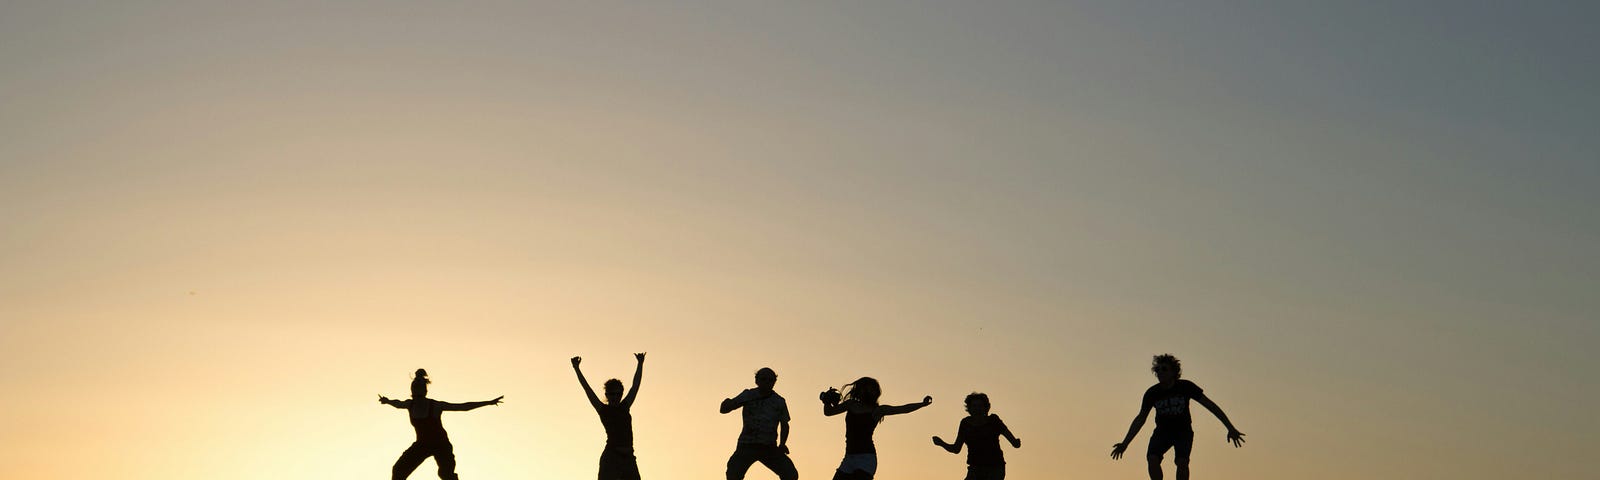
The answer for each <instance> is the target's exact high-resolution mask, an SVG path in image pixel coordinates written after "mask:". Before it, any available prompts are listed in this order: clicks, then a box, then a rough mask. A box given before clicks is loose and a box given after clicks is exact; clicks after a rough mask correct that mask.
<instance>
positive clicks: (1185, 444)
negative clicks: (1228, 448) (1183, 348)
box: [1111, 354, 1244, 480]
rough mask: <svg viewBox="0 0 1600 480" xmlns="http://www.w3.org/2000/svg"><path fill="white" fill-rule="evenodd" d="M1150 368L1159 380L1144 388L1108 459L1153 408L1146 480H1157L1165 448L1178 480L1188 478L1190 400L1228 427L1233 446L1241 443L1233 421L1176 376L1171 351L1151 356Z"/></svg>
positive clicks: (1130, 438) (1191, 441)
mask: <svg viewBox="0 0 1600 480" xmlns="http://www.w3.org/2000/svg"><path fill="white" fill-rule="evenodd" d="M1150 371H1152V372H1155V374H1156V379H1157V380H1158V381H1159V383H1156V384H1155V385H1154V386H1151V387H1150V388H1149V389H1147V390H1145V391H1144V400H1143V401H1141V402H1140V403H1139V414H1138V415H1137V416H1135V417H1133V425H1131V426H1129V427H1128V435H1127V436H1126V437H1123V438H1122V443H1118V444H1116V445H1112V446H1111V458H1113V459H1119V458H1122V452H1123V451H1125V450H1127V449H1128V443H1129V442H1132V441H1133V437H1134V436H1135V435H1138V434H1139V428H1141V427H1143V426H1144V420H1145V418H1146V417H1148V416H1149V415H1150V411H1151V410H1155V411H1156V431H1155V433H1151V434H1150V449H1149V450H1148V451H1147V452H1146V453H1145V459H1146V460H1147V461H1149V463H1150V480H1161V456H1162V455H1165V454H1166V453H1167V450H1168V449H1172V450H1173V455H1172V463H1173V464H1174V465H1176V466H1177V470H1178V480H1189V450H1190V449H1191V448H1193V447H1194V429H1193V428H1192V427H1191V426H1190V418H1189V400H1191V399H1193V400H1194V401H1196V402H1199V403H1200V405H1201V406H1204V407H1206V410H1210V411H1211V413H1212V414H1213V415H1216V416H1217V419H1218V420H1222V425H1224V426H1226V427H1228V441H1229V442H1231V443H1233V447H1234V448H1238V447H1239V446H1240V444H1242V443H1244V434H1243V433H1240V432H1239V429H1237V428H1233V422H1230V421H1228V415H1227V414H1225V413H1222V407H1218V406H1217V404H1216V403H1215V402H1212V401H1211V399H1209V398H1206V395H1205V393H1203V392H1202V391H1201V390H1200V387H1199V386H1198V385H1195V384H1194V382H1191V381H1188V380H1179V379H1178V377H1180V376H1182V375H1183V364H1181V363H1179V362H1178V358H1177V357H1174V356H1172V355H1171V354H1162V355H1157V356H1155V358H1154V360H1152V361H1151V362H1150Z"/></svg>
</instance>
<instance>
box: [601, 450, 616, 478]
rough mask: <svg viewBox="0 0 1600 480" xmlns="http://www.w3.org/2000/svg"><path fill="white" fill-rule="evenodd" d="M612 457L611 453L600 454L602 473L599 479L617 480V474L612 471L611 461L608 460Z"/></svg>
mask: <svg viewBox="0 0 1600 480" xmlns="http://www.w3.org/2000/svg"><path fill="white" fill-rule="evenodd" d="M610 455H611V454H610V453H609V452H607V453H601V454H600V472H599V474H598V475H599V476H598V477H597V478H599V479H600V480H617V472H613V471H612V465H611V459H610V458H607V457H608V456H610Z"/></svg>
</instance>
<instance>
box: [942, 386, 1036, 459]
mask: <svg viewBox="0 0 1600 480" xmlns="http://www.w3.org/2000/svg"><path fill="white" fill-rule="evenodd" d="M966 403H967V418H963V419H961V426H960V427H959V428H958V429H957V430H956V441H955V442H954V443H948V442H945V441H944V439H942V438H939V437H933V444H934V445H938V446H940V447H944V449H945V450H946V451H949V452H950V453H961V446H962V445H968V446H970V447H971V448H968V449H967V478H966V480H1005V478H1006V457H1005V453H1003V452H1001V451H1000V437H1006V440H1007V441H1010V442H1011V448H1022V440H1021V439H1018V438H1017V437H1016V436H1015V435H1012V434H1011V429H1010V428H1007V427H1006V422H1002V421H1000V416H999V415H991V414H989V396H988V395H985V394H982V393H978V392H973V393H972V394H970V395H967V402H966Z"/></svg>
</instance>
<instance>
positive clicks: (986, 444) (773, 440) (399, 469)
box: [378, 353, 1244, 480]
mask: <svg viewBox="0 0 1600 480" xmlns="http://www.w3.org/2000/svg"><path fill="white" fill-rule="evenodd" d="M644 356H645V354H643V353H636V354H634V358H636V359H638V360H639V365H638V367H637V368H636V369H635V370H634V372H633V387H632V388H630V389H628V392H627V396H623V390H622V382H621V381H618V380H617V379H614V378H613V379H611V380H607V381H606V382H605V401H603V402H602V401H601V400H600V398H599V397H597V396H595V393H594V389H593V388H591V387H590V386H589V381H588V380H587V379H585V378H584V377H583V369H582V368H580V367H579V364H580V363H581V362H582V361H583V358H582V357H572V370H573V372H575V373H577V375H578V383H579V384H580V385H582V386H583V393H584V395H586V396H587V397H588V398H589V405H590V406H593V407H594V410H595V413H597V414H599V416H600V424H601V425H603V426H604V427H605V430H606V445H605V449H604V450H602V451H601V453H600V468H599V480H638V479H639V465H638V462H637V460H636V459H635V457H634V455H633V415H632V414H631V413H629V411H630V410H631V409H632V407H633V401H634V399H635V398H636V397H637V396H638V394H639V381H640V380H642V379H643V377H644ZM1150 370H1151V371H1152V372H1154V373H1155V375H1156V378H1157V379H1158V380H1159V382H1158V383H1156V384H1155V385H1154V386H1151V387H1150V388H1149V389H1147V390H1145V392H1144V398H1143V400H1142V401H1141V402H1140V405H1139V414H1138V415H1137V416H1135V417H1134V419H1133V424H1132V425H1131V426H1130V427H1129V428H1128V434H1127V436H1126V437H1124V438H1123V439H1122V442H1120V443H1117V444H1116V445H1113V446H1112V448H1111V458H1113V459H1119V458H1122V453H1123V451H1125V450H1127V448H1128V443H1129V442H1132V441H1133V437H1134V436H1135V435H1137V434H1138V433H1139V429H1140V428H1142V427H1143V426H1144V422H1145V419H1146V418H1147V417H1148V416H1149V413H1150V412H1151V411H1152V410H1154V411H1155V413H1156V428H1155V433H1153V434H1151V436H1150V447H1149V450H1148V451H1147V454H1146V459H1147V460H1148V461H1149V465H1150V478H1151V479H1152V480H1161V478H1162V472H1161V460H1162V457H1163V456H1164V455H1166V452H1167V451H1168V450H1173V453H1174V455H1173V458H1174V464H1175V465H1176V467H1177V477H1178V479H1179V480H1187V479H1188V478H1189V451H1190V448H1191V447H1192V446H1193V445H1194V430H1193V429H1192V428H1191V426H1190V423H1191V422H1190V417H1189V401H1190V400H1193V401H1195V402H1197V403H1199V404H1200V405H1201V406H1204V407H1205V408H1206V410H1210V411H1211V413H1212V414H1215V415H1216V416H1217V419H1219V420H1221V421H1222V424H1223V425H1224V426H1226V427H1228V437H1227V441H1228V442H1230V443H1232V444H1233V446H1234V447H1239V446H1240V444H1242V443H1243V442H1244V438H1243V437H1244V434H1243V433H1240V432H1239V430H1238V429H1236V428H1234V427H1233V422H1231V421H1229V420H1228V416H1227V415H1226V414H1224V413H1222V408H1221V407H1218V406H1217V404H1216V403H1215V402H1212V401H1211V399H1209V398H1206V395H1205V393H1203V391H1202V390H1201V389H1200V387H1199V386H1196V385H1195V384H1194V382H1190V381H1188V380H1180V379H1179V378H1178V377H1179V376H1180V375H1181V374H1182V365H1181V364H1180V363H1179V362H1178V359H1177V358H1176V357H1173V356H1172V355H1157V356H1156V357H1155V358H1154V360H1153V361H1152V362H1151V367H1150ZM429 382H430V381H429V380H428V372H427V371H425V370H423V369H420V368H419V369H417V373H416V377H415V378H413V379H412V380H411V399H410V400H393V399H390V398H388V397H384V396H379V397H378V402H379V403H382V404H384V405H390V406H393V407H395V408H400V409H405V410H406V411H407V412H409V414H410V418H411V426H412V428H414V429H416V432H417V441H416V442H414V443H412V444H411V447H410V448H407V449H406V451H405V453H402V454H400V459H399V460H396V461H395V463H394V470H393V479H394V480H401V479H404V478H406V477H407V476H409V475H411V472H412V471H414V470H416V469H417V466H419V465H421V464H422V461H423V460H426V459H427V458H428V457H433V459H434V463H436V464H438V466H439V478H442V479H445V480H455V479H456V478H457V477H456V473H455V467H456V460H455V453H454V449H453V447H452V446H451V445H450V438H449V437H448V436H447V435H446V434H445V431H444V424H443V423H441V422H440V414H442V413H443V412H446V411H467V410H472V409H474V408H478V407H482V406H486V405H499V404H500V401H501V400H502V399H504V398H505V397H504V396H502V397H498V398H495V399H494V400H487V401H482V402H468V403H449V402H441V401H438V400H434V399H430V398H428V383H429ZM777 383H778V374H777V373H776V372H774V371H773V370H772V369H771V368H762V369H760V370H757V371H756V374H755V384H756V386H755V388H748V389H745V390H744V391H742V392H739V394H738V395H734V396H733V398H728V399H724V400H722V406H721V411H722V413H730V412H732V411H734V410H740V409H743V416H744V428H743V430H741V431H740V432H739V440H738V446H737V447H735V449H734V451H733V455H732V456H730V457H729V458H728V470H727V477H728V480H739V479H743V478H744V476H745V472H747V471H749V470H750V466H751V465H753V464H755V463H756V462H761V464H762V465H763V466H766V467H767V468H768V469H770V470H772V472H773V473H775V474H777V475H778V478H779V479H781V480H796V479H798V478H799V477H800V475H799V473H798V472H797V471H796V470H795V467H794V462H793V461H792V460H790V459H789V447H788V443H789V405H788V403H787V402H785V401H784V399H783V396H782V395H778V393H777V392H775V391H773V386H775V385H776V384H777ZM882 393H883V389H882V387H881V386H880V385H879V384H878V380H877V379H874V378H872V377H861V378H860V379H857V380H856V381H854V382H850V383H849V384H846V385H845V386H844V391H842V392H841V391H840V390H838V389H835V388H829V389H828V390H827V391H825V392H822V394H820V395H818V398H819V400H821V401H822V413H823V415H827V416H830V417H831V416H835V415H839V414H841V413H842V414H844V424H845V434H844V445H845V446H844V460H842V461H840V462H839V468H838V469H837V470H835V471H834V474H833V479H834V480H871V479H872V477H873V475H875V474H876V473H877V471H878V455H877V448H876V447H875V446H873V443H872V433H873V431H874V430H876V429H877V428H878V424H879V423H880V422H882V421H883V417H886V416H890V415H900V414H904V413H911V412H915V411H917V410H918V409H921V408H922V407H926V406H928V405H929V404H931V403H933V397H931V396H925V397H922V401H921V402H915V403H907V404H904V405H883V404H880V403H878V397H879V396H880V395H881V394H882ZM966 409H967V413H968V416H967V417H966V418H963V419H961V424H960V427H959V428H958V430H957V431H956V438H955V441H954V442H946V441H944V439H942V438H939V437H937V436H935V437H933V443H934V445H937V446H939V447H942V448H944V449H945V450H948V451H949V452H950V453H961V448H962V446H966V447H968V448H967V476H966V479H967V480H1001V479H1004V478H1005V476H1006V462H1005V456H1004V454H1003V453H1002V452H1001V450H1000V438H1001V437H1005V439H1006V440H1007V441H1008V442H1010V443H1011V447H1012V448H1021V447H1022V440H1021V439H1018V438H1017V437H1016V436H1015V435H1012V433H1011V429H1009V428H1007V427H1006V424H1005V422H1003V421H1001V420H1000V417H999V416H998V415H993V414H990V413H989V396H988V395H985V394H982V393H973V394H970V395H967V398H966Z"/></svg>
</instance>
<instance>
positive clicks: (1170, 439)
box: [1146, 430, 1194, 460]
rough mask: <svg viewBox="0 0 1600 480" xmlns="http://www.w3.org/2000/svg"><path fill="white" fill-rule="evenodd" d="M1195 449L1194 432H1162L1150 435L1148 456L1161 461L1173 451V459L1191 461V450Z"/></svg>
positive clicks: (1158, 431)
mask: <svg viewBox="0 0 1600 480" xmlns="http://www.w3.org/2000/svg"><path fill="white" fill-rule="evenodd" d="M1193 448H1194V430H1185V431H1162V430H1156V433H1154V434H1152V435H1150V451H1149V452H1147V453H1146V455H1147V456H1150V457H1154V458H1156V459H1160V458H1161V456H1162V455H1165V454H1166V453H1167V449H1172V451H1173V452H1172V458H1175V459H1180V460H1188V459H1189V450H1191V449H1193Z"/></svg>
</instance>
